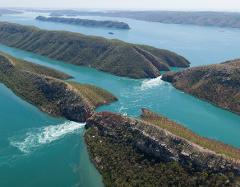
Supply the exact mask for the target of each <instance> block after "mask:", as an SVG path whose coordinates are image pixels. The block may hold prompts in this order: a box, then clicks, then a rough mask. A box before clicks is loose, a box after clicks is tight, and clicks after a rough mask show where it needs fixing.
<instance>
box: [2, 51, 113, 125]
mask: <svg viewBox="0 0 240 187" xmlns="http://www.w3.org/2000/svg"><path fill="white" fill-rule="evenodd" d="M68 78H71V77H70V76H69V75H66V74H64V73H61V72H58V71H55V70H53V69H49V68H46V67H43V66H40V65H35V64H32V63H29V62H25V61H22V60H19V59H15V58H13V57H11V56H9V55H6V54H2V53H1V54H0V82H1V83H3V84H5V85H6V86H7V87H8V88H10V89H11V90H12V91H13V92H14V93H15V94H16V95H18V96H19V97H21V98H23V99H24V100H26V101H27V102H29V103H31V104H33V105H35V106H37V107H38V108H39V109H40V110H41V111H43V112H46V113H48V114H50V115H53V116H56V117H64V118H66V119H69V120H72V121H77V122H85V121H86V119H87V118H89V117H90V116H91V115H92V114H93V112H94V109H95V108H96V107H98V106H100V105H103V104H108V103H111V102H113V101H116V100H117V98H116V97H114V96H113V95H112V94H110V93H108V92H107V91H105V90H103V89H101V88H98V87H95V86H92V85H85V84H78V83H74V82H70V81H68V82H67V81H64V80H66V79H68Z"/></svg>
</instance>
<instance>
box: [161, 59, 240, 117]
mask: <svg viewBox="0 0 240 187" xmlns="http://www.w3.org/2000/svg"><path fill="white" fill-rule="evenodd" d="M162 79H163V80H165V81H168V82H171V83H172V84H173V86H174V87H176V88H177V89H180V90H183V91H184V92H187V93H189V94H192V95H194V96H196V97H199V98H201V99H204V100H207V101H209V102H211V103H213V104H215V105H217V106H219V107H221V108H224V109H227V110H230V111H232V112H234V113H237V114H240V60H232V61H227V62H225V63H222V64H215V65H208V66H201V67H194V68H188V69H186V70H183V71H181V72H168V73H166V74H164V75H163V76H162Z"/></svg>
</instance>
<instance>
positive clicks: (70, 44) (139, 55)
mask: <svg viewBox="0 0 240 187" xmlns="http://www.w3.org/2000/svg"><path fill="white" fill-rule="evenodd" d="M0 43H2V44H4V45H7V46H10V47H15V48H18V49H22V50H26V51H30V52H33V53H36V54H40V55H43V56H47V57H49V58H51V59H55V60H61V61H64V62H66V63H71V64H75V65H83V66H88V67H93V68H96V69H98V70H101V71H105V72H109V73H112V74H114V75H118V76H126V77H131V78H154V77H158V76H159V75H160V71H167V70H169V67H188V66H189V62H188V61H187V60H186V59H185V58H183V57H182V56H179V55H177V54H175V53H173V52H170V51H167V50H162V49H157V48H154V47H150V46H144V45H134V44H130V43H126V42H122V41H119V40H109V39H104V38H101V37H92V36H85V35H82V34H78V33H72V32H66V31H47V30H41V29H38V28H36V27H30V26H22V25H18V24H13V23H3V22H2V23H0Z"/></svg>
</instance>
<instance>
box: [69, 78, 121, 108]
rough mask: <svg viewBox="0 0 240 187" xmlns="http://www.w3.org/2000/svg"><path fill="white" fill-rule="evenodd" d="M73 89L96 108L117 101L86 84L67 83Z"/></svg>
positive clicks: (113, 97) (103, 91) (102, 91)
mask: <svg viewBox="0 0 240 187" xmlns="http://www.w3.org/2000/svg"><path fill="white" fill-rule="evenodd" d="M69 84H71V85H72V86H73V87H74V88H75V89H77V90H78V91H79V92H80V93H81V94H82V95H83V97H84V98H86V99H88V100H89V102H90V103H91V104H92V105H93V106H94V107H98V106H101V105H104V104H108V103H112V102H114V101H117V98H116V97H115V96H114V95H112V94H111V93H109V92H107V91H106V90H104V89H102V88H99V87H96V86H93V85H88V84H79V83H75V82H69Z"/></svg>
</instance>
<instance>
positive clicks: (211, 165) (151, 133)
mask: <svg viewBox="0 0 240 187" xmlns="http://www.w3.org/2000/svg"><path fill="white" fill-rule="evenodd" d="M86 127H87V129H88V130H87V132H86V135H85V139H86V143H87V145H88V149H89V151H90V155H91V157H92V159H93V161H94V163H95V164H96V166H97V168H98V169H99V170H100V172H101V174H102V175H103V178H104V182H105V184H106V186H172V185H175V186H199V185H203V186H235V185H240V183H239V178H238V177H239V176H240V166H239V165H238V164H235V163H234V162H231V161H229V160H227V159H224V158H223V157H221V156H218V155H217V154H215V153H214V152H212V151H209V150H206V149H203V148H202V147H200V146H196V145H194V144H192V143H190V142H189V141H187V140H186V139H183V138H181V137H179V136H176V135H174V134H172V133H170V132H169V131H167V130H164V129H162V128H159V127H157V126H155V125H151V124H150V123H146V122H143V121H140V120H136V119H131V118H128V117H123V116H121V115H118V114H113V113H109V112H103V113H97V114H94V115H93V116H92V117H91V118H90V119H88V120H87V125H86Z"/></svg>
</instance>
